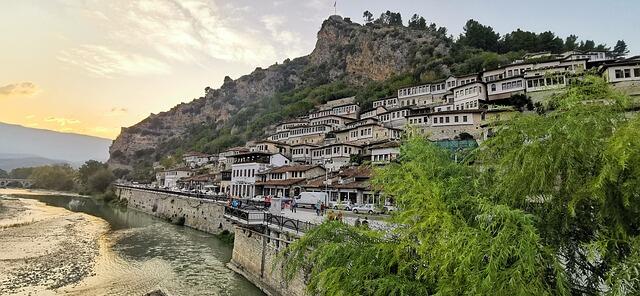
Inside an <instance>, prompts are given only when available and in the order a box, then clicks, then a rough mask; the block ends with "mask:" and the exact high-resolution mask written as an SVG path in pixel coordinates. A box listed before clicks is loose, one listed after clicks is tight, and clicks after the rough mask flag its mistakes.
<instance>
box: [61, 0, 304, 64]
mask: <svg viewBox="0 0 640 296" xmlns="http://www.w3.org/2000/svg"><path fill="white" fill-rule="evenodd" d="M294 3H295V5H298V6H302V7H304V8H305V9H308V7H306V6H305V5H302V4H298V3H296V2H294ZM67 5H69V6H72V8H73V9H75V10H80V14H81V15H83V16H85V17H88V18H90V19H91V20H92V21H93V22H95V23H97V24H98V26H99V27H100V28H103V29H104V36H105V40H103V42H102V44H106V45H101V46H102V47H104V48H108V49H110V50H113V51H116V49H117V52H119V53H120V54H119V55H120V56H122V55H124V56H125V57H126V56H128V57H129V60H130V59H134V57H136V59H134V60H138V61H140V60H141V59H142V57H146V58H147V59H152V57H153V59H155V60H156V62H151V61H150V60H147V61H146V62H147V63H145V64H149V63H150V64H152V65H155V66H156V67H149V68H151V69H156V70H162V71H158V72H161V73H166V72H167V71H164V70H166V67H161V66H160V67H158V66H159V65H158V63H157V62H158V61H163V62H165V63H167V64H170V65H173V64H174V63H192V64H197V65H201V64H203V62H204V63H208V62H209V61H210V60H211V59H214V60H222V61H227V62H240V63H243V64H247V65H252V66H255V65H256V64H259V65H264V64H270V63H273V62H275V61H277V60H281V59H283V58H285V57H292V56H291V54H293V53H295V54H296V55H300V54H302V53H304V52H303V51H302V50H300V48H302V46H301V44H302V42H301V40H300V39H301V38H300V37H299V36H298V35H297V34H295V33H293V32H291V31H290V30H285V29H284V28H286V27H292V26H293V25H292V24H291V23H287V24H285V23H283V22H282V21H281V20H278V19H274V18H273V16H271V17H266V18H265V19H264V21H265V22H266V23H263V22H262V21H261V19H262V16H263V15H264V14H265V12H262V11H260V7H261V6H264V5H263V4H254V5H252V6H251V8H250V7H249V6H246V5H244V6H243V5H240V4H236V3H231V2H221V1H210V0H189V1H174V0H135V1H129V0H127V1H125V0H113V1H98V0H85V1H83V2H79V3H78V2H73V1H71V2H69V3H67ZM291 5H294V4H293V3H292V4H291ZM95 11H100V13H99V14H96V13H95ZM289 21H291V20H289ZM265 24H268V25H270V27H268V28H265ZM293 27H295V26H293ZM93 44H94V45H91V46H93V47H96V46H99V45H95V44H97V43H95V42H94V43H93ZM116 45H117V47H115V46H116ZM85 46H88V45H85ZM104 48H91V49H88V48H85V47H82V48H80V49H75V50H68V51H66V52H65V53H64V55H63V56H62V58H63V59H64V60H68V61H73V63H74V64H76V65H81V66H83V67H86V68H88V69H89V70H90V71H92V72H94V73H96V74H99V75H103V74H111V75H109V76H115V75H116V73H120V72H125V73H127V72H130V71H115V70H116V69H117V70H122V68H127V69H130V68H129V67H116V66H112V65H113V64H114V63H115V64H116V65H118V64H120V63H117V62H112V60H113V59H112V58H110V57H112V56H113V55H115V54H113V53H110V54H107V53H106V52H105V50H104ZM76 50H79V51H80V52H79V53H80V55H79V56H78V55H77V52H76ZM125 53H128V55H127V54H125ZM104 56H106V57H104ZM74 57H75V58H74ZM122 59H123V58H122V57H121V58H120V59H117V60H122ZM96 62H97V65H95V64H96ZM127 64H128V63H127ZM134 64H139V63H134ZM105 68H106V69H105ZM114 68H115V69H114ZM136 68H137V67H136ZM149 68H147V70H148V69H149ZM141 72H142V71H141Z"/></svg>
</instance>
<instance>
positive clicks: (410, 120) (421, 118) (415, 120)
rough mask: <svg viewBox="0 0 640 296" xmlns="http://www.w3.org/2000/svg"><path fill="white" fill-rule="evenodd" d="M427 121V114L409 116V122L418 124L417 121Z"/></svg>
mask: <svg viewBox="0 0 640 296" xmlns="http://www.w3.org/2000/svg"><path fill="white" fill-rule="evenodd" d="M427 122H429V116H424V117H416V118H409V123H410V124H419V123H427Z"/></svg>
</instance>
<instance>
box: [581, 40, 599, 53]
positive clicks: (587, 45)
mask: <svg viewBox="0 0 640 296" xmlns="http://www.w3.org/2000/svg"><path fill="white" fill-rule="evenodd" d="M578 49H579V50H581V51H592V50H594V49H596V43H595V42H594V41H593V40H586V41H580V45H579V46H578Z"/></svg>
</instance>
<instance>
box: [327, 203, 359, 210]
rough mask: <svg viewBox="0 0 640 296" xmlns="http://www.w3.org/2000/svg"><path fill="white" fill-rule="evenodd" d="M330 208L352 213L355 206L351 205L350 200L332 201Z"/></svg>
mask: <svg viewBox="0 0 640 296" xmlns="http://www.w3.org/2000/svg"><path fill="white" fill-rule="evenodd" d="M329 206H330V207H331V208H332V209H334V210H345V211H351V209H352V208H353V205H352V204H351V201H350V200H343V201H332V202H330V203H329Z"/></svg>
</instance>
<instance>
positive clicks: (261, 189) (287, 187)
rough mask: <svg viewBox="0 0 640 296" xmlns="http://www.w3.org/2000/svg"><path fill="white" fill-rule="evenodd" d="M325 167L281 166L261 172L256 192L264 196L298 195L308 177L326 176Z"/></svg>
mask: <svg viewBox="0 0 640 296" xmlns="http://www.w3.org/2000/svg"><path fill="white" fill-rule="evenodd" d="M324 175H325V169H324V168H323V167H321V166H319V165H294V166H289V165H287V166H281V167H277V168H273V169H270V170H267V171H265V172H263V173H261V174H260V179H259V180H258V181H256V193H257V194H258V195H264V196H274V197H288V198H292V197H294V196H297V195H299V194H300V192H301V191H302V185H303V184H304V183H305V182H306V181H307V179H312V178H316V177H318V176H324Z"/></svg>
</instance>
